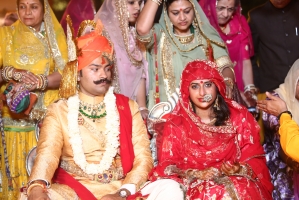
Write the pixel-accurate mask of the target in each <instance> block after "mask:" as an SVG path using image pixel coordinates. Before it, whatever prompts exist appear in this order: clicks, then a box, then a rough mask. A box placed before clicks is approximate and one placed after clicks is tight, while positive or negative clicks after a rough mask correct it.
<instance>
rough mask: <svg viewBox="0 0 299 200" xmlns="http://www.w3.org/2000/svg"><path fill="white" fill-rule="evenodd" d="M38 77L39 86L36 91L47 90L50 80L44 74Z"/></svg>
mask: <svg viewBox="0 0 299 200" xmlns="http://www.w3.org/2000/svg"><path fill="white" fill-rule="evenodd" d="M37 77H38V80H39V81H38V84H37V87H36V89H38V90H42V91H43V90H45V89H46V88H47V87H48V78H47V77H46V76H45V75H44V74H39V75H37Z"/></svg>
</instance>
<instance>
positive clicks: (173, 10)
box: [168, 0, 194, 34]
mask: <svg viewBox="0 0 299 200" xmlns="http://www.w3.org/2000/svg"><path fill="white" fill-rule="evenodd" d="M168 16H169V19H170V21H171V23H172V24H173V28H174V33H176V34H180V33H188V32H189V31H190V26H191V24H192V22H193V19H194V9H193V6H192V4H191V3H190V1H188V0H175V1H173V2H172V3H171V4H170V5H169V7H168Z"/></svg>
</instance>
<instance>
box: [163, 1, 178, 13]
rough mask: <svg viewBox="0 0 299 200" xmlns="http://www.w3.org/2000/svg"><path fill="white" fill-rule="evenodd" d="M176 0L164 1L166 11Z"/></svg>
mask: <svg viewBox="0 0 299 200" xmlns="http://www.w3.org/2000/svg"><path fill="white" fill-rule="evenodd" d="M174 1H178V0H165V5H166V10H167V11H168V8H169V6H170V5H171V4H172V3H173V2H174Z"/></svg>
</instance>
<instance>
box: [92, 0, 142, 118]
mask: <svg viewBox="0 0 299 200" xmlns="http://www.w3.org/2000/svg"><path fill="white" fill-rule="evenodd" d="M142 5H143V0H105V1H104V3H103V4H102V6H101V8H100V10H99V11H98V13H97V14H96V16H95V20H97V19H101V21H102V22H103V24H104V28H105V30H106V31H107V32H108V35H109V36H108V37H109V38H110V39H111V42H112V43H113V45H114V50H115V61H116V62H115V63H116V65H117V67H115V69H116V70H115V72H114V84H113V85H114V87H115V92H117V93H121V94H123V95H125V96H127V97H129V98H131V99H133V100H136V101H137V103H138V105H139V110H140V112H141V115H142V117H143V118H146V117H147V115H148V110H147V108H146V93H147V92H146V88H148V78H147V77H148V63H147V61H146V60H145V58H144V55H145V47H144V46H143V45H142V44H141V43H139V42H138V40H137V39H136V31H135V23H136V20H137V18H138V16H139V13H140V10H141V7H142Z"/></svg>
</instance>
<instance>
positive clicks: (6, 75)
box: [1, 66, 15, 82]
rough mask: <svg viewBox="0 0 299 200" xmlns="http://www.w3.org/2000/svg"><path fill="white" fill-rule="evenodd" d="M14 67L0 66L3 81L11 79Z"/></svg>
mask: <svg viewBox="0 0 299 200" xmlns="http://www.w3.org/2000/svg"><path fill="white" fill-rule="evenodd" d="M14 69H15V68H14V67H12V66H5V67H3V68H2V71H1V76H2V79H3V80H4V81H5V82H8V81H10V80H11V79H12V77H13V70H14Z"/></svg>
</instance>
